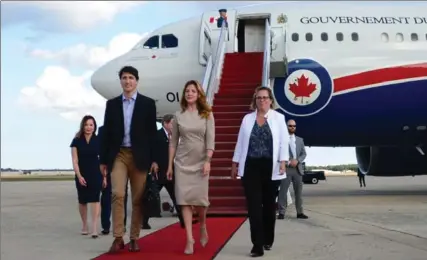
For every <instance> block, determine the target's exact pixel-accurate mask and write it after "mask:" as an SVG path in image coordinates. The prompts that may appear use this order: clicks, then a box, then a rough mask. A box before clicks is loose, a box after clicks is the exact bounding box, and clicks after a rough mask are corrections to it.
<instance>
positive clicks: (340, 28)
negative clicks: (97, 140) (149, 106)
mask: <svg viewBox="0 0 427 260" xmlns="http://www.w3.org/2000/svg"><path fill="white" fill-rule="evenodd" d="M257 15H259V16H265V15H267V16H268V17H269V19H270V25H271V31H272V32H273V34H274V37H273V39H272V46H273V50H272V54H271V59H272V61H281V60H283V55H286V58H287V60H288V61H289V71H290V73H292V72H293V71H295V69H293V68H296V67H298V69H301V66H302V65H304V64H306V66H308V67H307V72H306V73H305V74H306V76H310V75H311V76H313V71H314V72H316V71H318V72H319V73H320V74H316V73H314V74H316V75H315V76H316V77H317V83H318V85H321V86H322V87H324V85H325V82H326V81H327V82H330V83H328V84H329V85H331V86H329V88H330V92H331V93H330V95H329V96H328V97H326V96H325V95H324V94H322V93H320V94H319V93H317V94H316V93H315V95H317V96H316V97H317V98H318V99H319V100H321V99H322V98H323V99H324V102H323V104H320V103H319V102H320V101H319V102H317V101H313V100H311V101H310V100H308V101H306V104H302V103H301V104H297V103H292V102H294V101H292V100H290V98H289V97H287V96H286V95H288V94H287V93H288V92H286V90H284V85H285V84H289V77H291V76H292V74H290V75H283V77H276V78H273V79H272V84H271V87H272V88H273V92H274V94H275V98H276V101H277V104H278V106H279V107H278V110H279V111H281V112H282V113H284V114H285V116H286V117H287V118H294V119H295V120H296V121H297V123H298V134H299V135H301V136H302V137H304V139H305V141H306V143H307V144H308V145H313V146H356V147H357V148H356V155H357V158H358V163H359V167H360V169H361V171H362V172H364V173H368V174H369V171H371V174H373V175H381V174H379V173H377V174H375V173H374V170H373V169H372V168H375V167H374V166H373V164H374V161H375V162H376V163H378V165H381V167H380V166H378V167H379V168H381V169H382V168H384V167H385V166H383V164H384V163H383V160H393V158H394V157H393V156H392V155H393V154H394V153H396V151H401V149H402V145H404V146H405V145H408V146H410V147H412V148H410V149H412V150H411V151H410V153H411V154H412V153H413V152H414V151H416V149H415V145H418V144H419V143H421V144H424V145H427V143H426V140H427V130H423V129H425V128H426V126H427V3H424V4H423V3H421V2H419V3H407V4H404V3H403V2H378V3H372V2H353V3H350V2H347V3H338V2H328V3H324V2H313V3H304V2H283V3H278V4H261V5H254V6H249V7H243V8H236V9H229V10H228V12H227V21H228V33H229V35H230V37H229V41H228V42H227V48H226V52H227V53H232V52H235V51H237V46H238V43H237V42H236V41H238V38H237V34H238V26H239V21H240V20H243V19H246V18H248V17H256V16H257ZM217 17H218V12H217V11H210V12H205V13H203V14H202V15H201V16H197V17H194V18H190V19H186V20H183V21H179V22H176V23H172V24H169V25H166V26H163V27H160V28H159V29H157V30H155V31H153V32H151V33H150V34H149V35H148V36H146V37H145V38H144V39H143V40H141V43H139V44H138V45H137V46H135V47H134V48H133V49H132V50H130V51H129V52H128V53H126V54H124V55H122V56H120V57H118V58H116V59H114V60H112V61H110V62H108V63H107V64H105V65H104V66H102V67H101V68H99V70H97V71H96V72H95V73H94V75H93V77H92V86H93V88H94V89H95V90H96V91H97V92H98V93H99V94H101V95H102V96H103V97H105V98H106V99H110V98H113V97H115V96H118V95H120V93H121V87H120V82H119V77H118V71H119V70H120V68H121V67H123V66H125V65H131V66H134V67H136V68H137V69H138V70H139V73H140V80H139V85H138V90H139V91H140V93H142V94H144V95H146V96H148V97H151V98H153V99H154V100H156V102H157V103H156V104H157V112H158V117H159V118H160V117H162V116H163V115H164V114H168V113H174V112H175V111H177V110H179V100H180V98H181V92H182V89H183V86H184V84H185V82H186V81H188V80H190V79H196V80H198V81H200V82H202V81H203V77H204V73H205V70H206V67H205V64H206V61H205V60H204V59H203V54H206V53H207V52H209V50H207V48H208V47H207V46H208V45H207V43H206V37H205V36H204V31H207V32H208V33H209V34H210V37H211V39H212V41H213V42H212V46H213V47H212V49H211V50H210V51H211V52H215V41H216V40H217V38H218V36H219V30H220V29H218V28H217V26H216V21H215V19H214V18H217ZM165 35H166V36H165ZM156 36H158V39H157V41H156V39H155V37H156ZM162 37H163V38H164V39H162ZM144 45H146V47H144ZM156 47H157V48H156ZM262 51H263V50H260V52H262ZM305 62H306V63H305ZM248 66H250V64H248ZM302 67H303V66H302ZM315 67H321V71H319V70H317V69H316V68H315ZM242 69H244V68H242ZM301 102H303V99H301ZM309 102H312V104H313V106H317V107H314V108H313V107H310V106H309V105H310V104H309ZM316 102H317V103H319V104H315V103H316ZM214 104H215V100H214ZM307 104H308V105H307ZM405 127H406V128H405ZM405 129H406V130H408V129H409V132H408V131H406V130H405ZM283 131H286V129H283ZM405 131H406V132H405ZM415 154H417V155H418V152H415ZM417 155H415V156H417ZM374 157H375V158H374ZM384 158H388V159H384ZM423 158H424V160H425V159H426V157H423ZM414 160H415V159H414ZM377 161H378V162H377ZM412 163H414V164H417V165H418V164H419V163H418V159H416V160H415V161H414V162H412ZM364 164H366V165H368V166H365V165H364ZM420 167H421V166H420ZM365 168H366V169H365ZM368 168H369V169H368ZM402 168H403V169H405V167H403V166H402ZM424 170H425V172H424V174H427V166H426V168H425V169H424V166H422V167H421V168H417V169H415V168H414V170H412V171H411V170H403V171H404V172H403V173H402V174H400V175H412V173H415V174H422V173H420V172H421V171H424ZM379 171H381V170H379ZM375 172H378V171H375ZM410 172H412V173H410ZM383 175H387V176H388V175H399V174H383Z"/></svg>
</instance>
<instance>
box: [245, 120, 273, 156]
mask: <svg viewBox="0 0 427 260" xmlns="http://www.w3.org/2000/svg"><path fill="white" fill-rule="evenodd" d="M248 157H251V158H273V136H272V135H271V130H270V126H269V125H268V123H267V122H265V124H263V125H262V126H259V125H258V123H257V122H256V121H255V124H254V127H253V128H252V132H251V137H250V139H249V148H248Z"/></svg>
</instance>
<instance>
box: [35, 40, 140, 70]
mask: <svg viewBox="0 0 427 260" xmlns="http://www.w3.org/2000/svg"><path fill="white" fill-rule="evenodd" d="M146 35H147V33H143V34H136V33H121V34H119V35H117V36H115V37H113V38H112V39H111V41H110V42H109V43H108V45H107V46H106V47H104V46H90V45H86V44H83V43H81V44H77V45H74V46H70V47H67V48H64V49H62V50H59V51H52V50H44V49H34V50H30V51H29V55H30V56H31V57H34V58H39V59H46V60H54V61H57V62H59V63H60V64H61V65H62V66H64V67H67V68H70V67H77V68H80V69H88V70H94V69H96V68H98V67H100V66H101V65H103V64H104V63H106V62H107V61H109V60H112V59H114V58H116V57H118V56H120V55H122V54H124V53H126V52H127V51H129V50H130V49H132V48H133V47H134V46H135V45H136V44H137V43H138V42H139V41H141V39H143V38H145V36H146Z"/></svg>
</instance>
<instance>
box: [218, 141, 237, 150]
mask: <svg viewBox="0 0 427 260" xmlns="http://www.w3.org/2000/svg"><path fill="white" fill-rule="evenodd" d="M235 148H236V143H235V142H217V143H216V144H215V149H216V150H230V151H233V152H234V149H235Z"/></svg>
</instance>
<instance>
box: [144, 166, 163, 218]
mask: <svg viewBox="0 0 427 260" xmlns="http://www.w3.org/2000/svg"><path fill="white" fill-rule="evenodd" d="M141 208H142V215H143V216H146V217H153V216H158V215H160V212H161V210H160V193H159V189H158V187H157V184H156V182H155V180H154V179H153V175H152V174H147V180H146V183H145V190H144V195H143V197H142V207H141Z"/></svg>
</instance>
